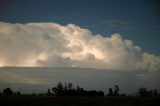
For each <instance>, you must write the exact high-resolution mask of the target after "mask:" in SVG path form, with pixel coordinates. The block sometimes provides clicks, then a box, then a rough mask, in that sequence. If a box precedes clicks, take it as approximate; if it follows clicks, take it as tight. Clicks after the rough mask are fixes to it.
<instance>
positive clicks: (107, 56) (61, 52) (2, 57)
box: [0, 22, 160, 71]
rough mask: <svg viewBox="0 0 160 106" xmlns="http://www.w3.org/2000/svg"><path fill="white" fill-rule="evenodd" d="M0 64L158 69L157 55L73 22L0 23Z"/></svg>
mask: <svg viewBox="0 0 160 106" xmlns="http://www.w3.org/2000/svg"><path fill="white" fill-rule="evenodd" d="M0 66H30V67H32V66H34V67H81V68H98V69H109V70H118V71H119V70H120V71H123V70H125V71H133V70H146V71H158V70H159V69H160V56H155V55H153V54H150V53H146V52H142V50H141V48H140V47H139V46H137V45H135V44H134V43H133V41H131V40H126V39H123V38H122V37H121V35H119V34H113V35H111V36H110V37H104V36H102V35H100V34H97V35H93V34H92V32H91V31H90V30H88V29H83V28H81V27H79V26H77V25H74V24H68V25H67V26H63V25H59V24H57V23H27V24H11V23H4V22H0Z"/></svg>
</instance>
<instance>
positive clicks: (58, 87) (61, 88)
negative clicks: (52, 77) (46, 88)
mask: <svg viewBox="0 0 160 106" xmlns="http://www.w3.org/2000/svg"><path fill="white" fill-rule="evenodd" d="M57 89H59V90H63V84H62V83H61V82H59V83H58V84H57Z"/></svg>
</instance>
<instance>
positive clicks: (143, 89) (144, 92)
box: [138, 88, 147, 96]
mask: <svg viewBox="0 0 160 106" xmlns="http://www.w3.org/2000/svg"><path fill="white" fill-rule="evenodd" d="M138 93H139V95H140V96H147V88H139V91H138Z"/></svg>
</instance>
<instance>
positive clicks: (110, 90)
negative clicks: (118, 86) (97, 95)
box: [108, 88, 113, 96]
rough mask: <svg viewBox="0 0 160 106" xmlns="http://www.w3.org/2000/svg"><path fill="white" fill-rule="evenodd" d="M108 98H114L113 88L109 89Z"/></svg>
mask: <svg viewBox="0 0 160 106" xmlns="http://www.w3.org/2000/svg"><path fill="white" fill-rule="evenodd" d="M108 96H113V90H112V88H109V89H108Z"/></svg>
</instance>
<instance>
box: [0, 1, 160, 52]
mask: <svg viewBox="0 0 160 106" xmlns="http://www.w3.org/2000/svg"><path fill="white" fill-rule="evenodd" d="M159 4H160V3H159V0H121V1H117V0H92V1H91V0H14V1H13V0H0V13H1V15H0V21H1V22H9V23H30V22H56V23H59V24H62V25H67V24H69V23H73V24H76V25H79V26H81V27H83V28H87V29H90V30H91V31H92V33H94V34H102V35H103V36H110V35H111V34H113V33H120V34H121V36H123V37H124V38H127V39H132V40H133V41H134V42H135V43H136V44H138V45H140V46H141V47H142V48H143V50H144V51H147V52H151V53H155V54H156V55H159V54H160V50H159V49H157V45H160V42H159V33H160V21H159V19H160V14H159V10H160V6H159Z"/></svg>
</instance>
